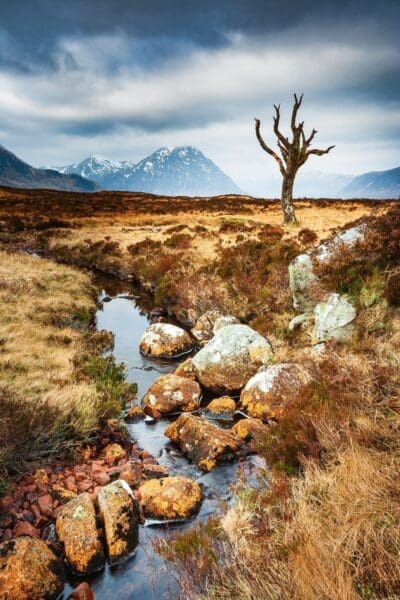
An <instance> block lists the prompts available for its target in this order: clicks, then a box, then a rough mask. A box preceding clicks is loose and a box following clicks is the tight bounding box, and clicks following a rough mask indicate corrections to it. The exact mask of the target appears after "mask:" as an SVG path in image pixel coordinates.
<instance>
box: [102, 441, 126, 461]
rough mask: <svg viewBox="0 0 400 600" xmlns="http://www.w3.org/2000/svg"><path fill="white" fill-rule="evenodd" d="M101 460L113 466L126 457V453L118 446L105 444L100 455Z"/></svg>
mask: <svg viewBox="0 0 400 600" xmlns="http://www.w3.org/2000/svg"><path fill="white" fill-rule="evenodd" d="M101 456H102V458H104V460H105V461H106V463H107V464H109V465H113V464H115V463H117V462H118V461H119V460H121V459H122V458H125V457H126V452H125V450H124V449H123V447H122V446H120V444H115V443H114V444H107V446H106V447H105V448H104V450H103V452H102V453H101Z"/></svg>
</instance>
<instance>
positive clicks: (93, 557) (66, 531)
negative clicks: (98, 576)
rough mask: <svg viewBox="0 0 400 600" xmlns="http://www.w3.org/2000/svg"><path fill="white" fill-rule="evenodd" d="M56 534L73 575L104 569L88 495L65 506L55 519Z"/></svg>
mask: <svg viewBox="0 0 400 600" xmlns="http://www.w3.org/2000/svg"><path fill="white" fill-rule="evenodd" d="M56 532H57V536H58V539H59V540H60V541H61V542H62V543H63V544H64V549H65V555H66V560H67V563H68V565H69V566H70V568H71V570H72V571H73V572H74V573H76V574H77V575H86V574H89V573H94V572H96V571H99V570H100V569H101V568H102V567H103V565H104V560H105V559H104V553H103V548H102V545H101V542H100V538H99V534H98V531H97V527H96V512H95V508H94V504H93V501H92V500H91V498H90V495H89V494H87V493H85V494H81V495H80V496H77V497H76V498H74V499H73V500H70V501H69V502H68V503H67V504H65V505H64V506H63V507H62V509H61V511H60V512H59V513H58V515H57V519H56Z"/></svg>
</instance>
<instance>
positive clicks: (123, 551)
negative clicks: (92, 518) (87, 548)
mask: <svg viewBox="0 0 400 600" xmlns="http://www.w3.org/2000/svg"><path fill="white" fill-rule="evenodd" d="M97 502H98V505H99V512H100V515H101V517H102V519H103V523H104V531H105V538H106V544H107V551H108V559H109V562H110V564H111V565H113V564H116V563H117V562H119V561H120V560H121V559H122V558H125V557H126V556H129V554H131V553H132V552H133V551H134V550H135V548H136V546H137V544H138V540H139V521H140V507H139V504H138V502H137V500H136V499H135V498H134V496H133V494H132V491H131V488H130V487H129V485H128V484H127V483H126V481H124V480H122V479H118V480H117V481H113V482H112V483H110V484H108V485H106V486H104V487H103V488H101V490H100V491H99V495H98V496H97Z"/></svg>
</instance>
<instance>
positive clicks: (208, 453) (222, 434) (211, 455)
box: [164, 415, 243, 471]
mask: <svg viewBox="0 0 400 600" xmlns="http://www.w3.org/2000/svg"><path fill="white" fill-rule="evenodd" d="M164 434H165V435H166V436H167V437H169V438H170V439H171V440H172V441H173V442H174V443H175V444H177V445H178V446H179V447H180V449H181V450H182V452H184V453H185V454H186V455H187V456H188V458H189V459H190V460H191V461H192V462H194V463H195V464H196V465H198V467H200V469H202V470H203V471H211V470H212V469H214V467H215V466H216V465H217V463H218V462H222V461H227V460H232V459H233V458H234V457H235V456H236V455H237V454H238V453H239V452H240V450H241V449H242V445H243V441H242V440H241V439H240V438H238V437H237V436H236V435H234V434H233V433H232V432H231V431H229V430H226V429H221V428H220V427H217V426H216V425H214V424H213V423H210V421H208V420H207V419H204V418H202V417H195V416H193V415H181V416H180V417H179V418H178V419H177V420H176V421H175V422H174V423H171V424H170V425H169V426H168V427H167V428H166V430H165V432H164Z"/></svg>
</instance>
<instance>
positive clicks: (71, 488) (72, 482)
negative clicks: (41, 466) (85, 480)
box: [65, 475, 78, 494]
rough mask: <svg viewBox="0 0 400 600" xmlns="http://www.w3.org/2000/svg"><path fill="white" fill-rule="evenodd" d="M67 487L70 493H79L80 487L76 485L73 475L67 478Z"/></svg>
mask: <svg viewBox="0 0 400 600" xmlns="http://www.w3.org/2000/svg"><path fill="white" fill-rule="evenodd" d="M65 487H66V488H67V490H69V491H70V492H75V494H76V493H77V492H78V486H77V485H76V483H75V479H74V477H72V475H69V476H68V477H67V478H66V480H65Z"/></svg>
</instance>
